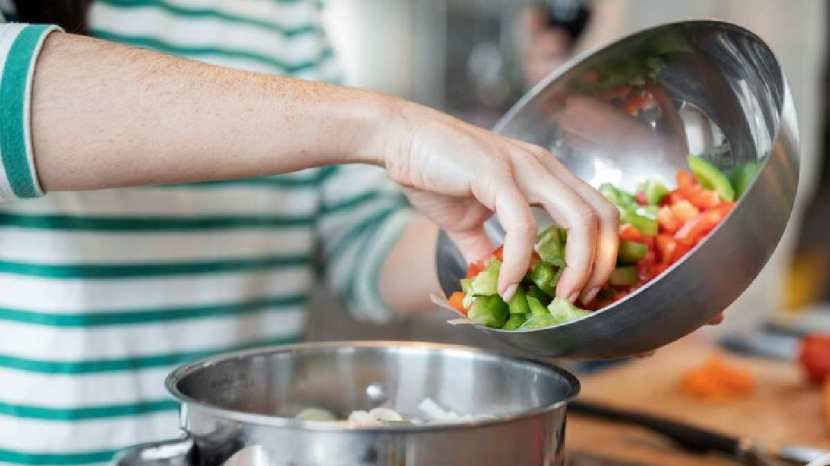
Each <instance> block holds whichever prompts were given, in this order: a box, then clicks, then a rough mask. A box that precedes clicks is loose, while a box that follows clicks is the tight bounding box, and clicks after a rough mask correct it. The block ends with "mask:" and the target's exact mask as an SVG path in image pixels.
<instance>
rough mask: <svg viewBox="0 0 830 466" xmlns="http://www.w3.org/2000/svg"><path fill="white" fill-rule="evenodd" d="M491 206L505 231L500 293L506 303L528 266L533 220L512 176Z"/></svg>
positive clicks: (533, 231) (505, 182) (533, 237)
mask: <svg viewBox="0 0 830 466" xmlns="http://www.w3.org/2000/svg"><path fill="white" fill-rule="evenodd" d="M494 207H495V211H496V215H497V216H498V218H499V222H500V223H501V224H502V226H503V227H504V230H505V235H504V243H503V244H504V254H503V257H504V261H503V263H502V266H501V270H500V272H499V294H500V295H501V296H502V297H503V298H504V299H505V301H509V300H510V298H512V297H513V294H514V293H515V292H516V287H517V286H518V284H519V282H521V281H522V279H523V278H524V276H525V274H526V273H527V269H528V267H529V266H530V257H531V256H532V254H533V246H534V244H535V242H536V220H535V219H534V218H533V212H531V210H530V205H529V203H528V201H527V199H526V198H525V196H524V195H523V193H522V192H521V191H520V190H519V188H518V186H516V183H515V181H514V179H513V177H512V176H507V177H504V180H503V181H502V187H501V188H500V189H499V190H498V194H497V197H496V202H495V206H494Z"/></svg>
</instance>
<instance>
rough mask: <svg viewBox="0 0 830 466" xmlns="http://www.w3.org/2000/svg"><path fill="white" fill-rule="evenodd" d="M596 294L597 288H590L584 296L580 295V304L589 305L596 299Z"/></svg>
mask: <svg viewBox="0 0 830 466" xmlns="http://www.w3.org/2000/svg"><path fill="white" fill-rule="evenodd" d="M597 293H599V287H595V288H591V289H590V290H588V291H587V292H586V293H585V294H583V295H582V302H583V303H585V304H588V303H590V302H591V301H593V300H594V298H596V297H597Z"/></svg>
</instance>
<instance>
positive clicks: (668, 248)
mask: <svg viewBox="0 0 830 466" xmlns="http://www.w3.org/2000/svg"><path fill="white" fill-rule="evenodd" d="M656 242H657V253H658V254H657V256H658V258H659V259H660V263H661V264H671V263H672V259H673V258H674V252H675V251H676V250H677V241H675V240H674V238H672V237H671V235H667V234H659V235H657V239H656Z"/></svg>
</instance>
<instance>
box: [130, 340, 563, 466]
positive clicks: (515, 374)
mask: <svg viewBox="0 0 830 466" xmlns="http://www.w3.org/2000/svg"><path fill="white" fill-rule="evenodd" d="M167 388H168V389H169V391H170V392H171V393H172V394H173V396H174V397H175V398H176V399H178V400H179V401H180V402H181V403H182V408H181V425H182V429H183V430H184V432H186V436H185V437H184V438H182V439H179V440H171V441H169V442H161V443H158V444H153V445H140V446H137V447H135V448H132V449H130V450H127V451H124V452H123V453H122V454H120V455H119V456H118V458H116V461H115V464H117V465H118V466H149V465H153V466H162V465H165V466H196V465H198V466H219V465H223V464H225V465H228V466H236V465H247V466H289V465H291V466H339V465H343V466H346V465H348V466H370V465H371V466H381V465H383V466H396V465H406V466H427V465H428V466H441V465H446V466H462V465H476V466H505V465H528V466H541V465H544V466H559V465H561V464H562V462H563V451H562V446H563V439H564V428H565V409H566V403H567V401H568V400H570V399H572V398H573V397H575V396H576V394H577V392H578V391H579V383H578V382H577V380H576V379H575V378H574V377H573V376H572V375H571V374H569V373H567V372H565V371H563V370H561V369H558V368H555V367H552V366H548V365H546V364H542V363H538V362H534V361H530V360H525V359H517V358H512V357H507V356H500V355H497V354H493V353H487V352H484V351H480V350H476V349H472V348H465V347H460V346H447V345H438V344H431V343H402V342H342V343H309V344H301V345H295V346H285V347H274V348H265V349H257V350H252V351H246V352H240V353H233V354H228V355H222V356H218V357H215V358H212V359H207V360H204V361H201V362H196V363H193V364H190V365H186V366H183V367H181V368H179V369H177V370H175V371H174V372H173V373H172V374H171V375H170V376H169V377H168V379H167ZM427 397H429V398H431V399H433V400H435V401H436V402H437V403H438V404H439V405H441V406H443V407H444V408H445V409H452V410H454V411H456V412H458V413H461V414H466V415H477V416H480V415H488V416H493V417H494V418H493V419H487V420H474V421H467V422H460V423H455V424H424V425H409V426H407V425H401V426H385V427H376V428H358V427H351V426H349V425H348V424H347V423H342V422H341V423H333V424H332V423H321V422H303V421H296V420H294V419H292V418H291V417H292V416H294V415H296V414H297V412H299V410H300V409H302V408H304V407H320V408H324V409H328V410H330V411H332V412H334V413H337V414H339V415H340V416H341V417H343V418H346V417H347V416H348V415H349V413H350V412H351V411H352V410H356V409H369V408H372V407H375V406H377V405H380V404H382V403H384V402H386V403H388V404H387V406H389V407H391V408H393V409H395V410H396V411H398V412H399V413H401V414H402V415H404V417H409V418H414V417H418V412H417V408H416V407H417V406H418V404H419V403H420V402H421V401H422V400H423V399H425V398H427Z"/></svg>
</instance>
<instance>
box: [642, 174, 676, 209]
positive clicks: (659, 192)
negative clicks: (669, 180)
mask: <svg viewBox="0 0 830 466" xmlns="http://www.w3.org/2000/svg"><path fill="white" fill-rule="evenodd" d="M637 191H639V192H641V193H643V196H645V198H646V202H648V203H649V204H650V205H657V204H659V203H660V201H662V200H663V198H664V197H665V196H666V195H667V194H668V193H669V188H667V187H666V185H664V184H663V183H661V182H659V181H657V180H648V181H645V182H643V183H642V184H640V187H639V188H638V189H637Z"/></svg>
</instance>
